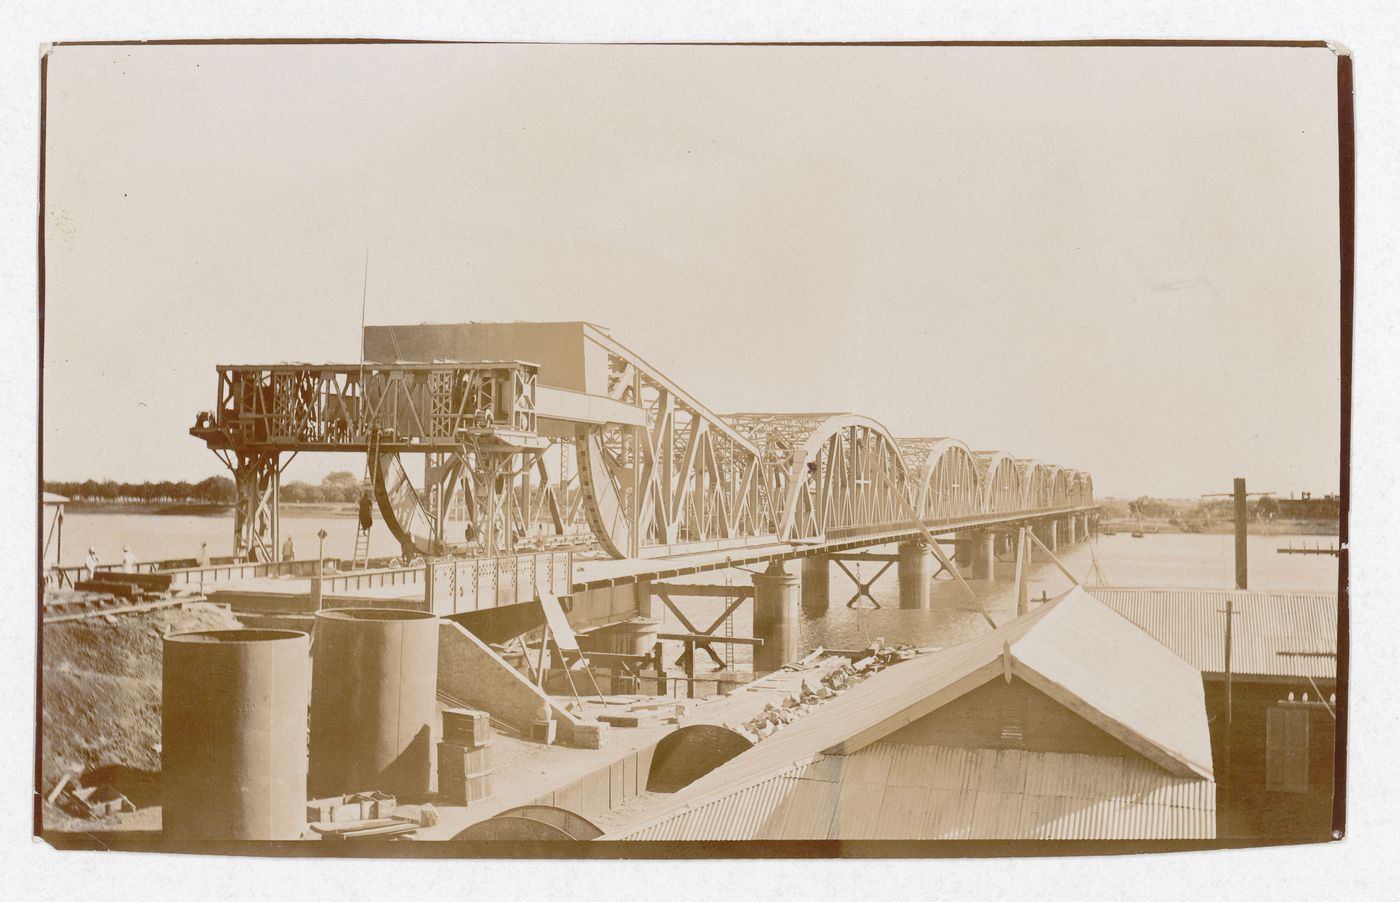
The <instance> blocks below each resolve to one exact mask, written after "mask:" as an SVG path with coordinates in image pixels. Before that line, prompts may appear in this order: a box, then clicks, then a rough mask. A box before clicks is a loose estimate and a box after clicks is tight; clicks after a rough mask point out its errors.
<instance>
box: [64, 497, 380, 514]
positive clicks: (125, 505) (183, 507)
mask: <svg viewBox="0 0 1400 902" xmlns="http://www.w3.org/2000/svg"><path fill="white" fill-rule="evenodd" d="M63 507H64V511H65V512H66V513H70V514H150V515H154V516H162V517H226V516H228V515H229V514H231V513H233V505H232V504H205V503H203V502H198V501H170V502H149V501H69V502H68V503H67V504H65V505H64V506H63ZM278 510H279V512H280V513H281V515H282V516H284V517H338V516H345V517H353V516H355V513H356V511H355V505H353V504H334V503H322V502H312V503H292V502H288V501H284V502H282V503H281V504H280V505H279V506H278Z"/></svg>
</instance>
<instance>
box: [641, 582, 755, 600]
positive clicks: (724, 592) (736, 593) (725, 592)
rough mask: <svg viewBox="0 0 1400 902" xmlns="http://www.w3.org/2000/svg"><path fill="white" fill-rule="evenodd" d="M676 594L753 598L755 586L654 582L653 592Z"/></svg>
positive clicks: (703, 596) (691, 596)
mask: <svg viewBox="0 0 1400 902" xmlns="http://www.w3.org/2000/svg"><path fill="white" fill-rule="evenodd" d="M662 590H664V594H666V595H674V596H677V597H684V598H752V597H753V586H742V585H741V586H706V585H699V584H692V585H681V584H677V583H653V584H652V592H654V593H655V594H657V595H661V594H663V591H662Z"/></svg>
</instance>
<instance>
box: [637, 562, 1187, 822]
mask: <svg viewBox="0 0 1400 902" xmlns="http://www.w3.org/2000/svg"><path fill="white" fill-rule="evenodd" d="M1007 655H1009V661H1008V660H1007V659H1006V657H1004V656H1007ZM1008 663H1009V664H1010V667H1011V670H1012V672H1013V674H1015V675H1017V676H1020V677H1021V678H1023V679H1026V680H1027V681H1028V682H1030V683H1031V684H1032V685H1033V686H1036V687H1037V688H1038V689H1040V691H1042V692H1044V693H1046V694H1047V695H1049V696H1050V697H1052V698H1054V699H1055V700H1056V701H1057V702H1059V703H1060V704H1063V705H1066V706H1067V707H1070V708H1071V709H1072V710H1074V711H1075V712H1076V713H1078V714H1079V715H1080V716H1081V717H1084V718H1085V719H1086V720H1089V721H1090V722H1092V723H1094V724H1095V725H1097V726H1099V727H1100V728H1102V729H1106V730H1108V731H1109V732H1111V733H1112V735H1114V736H1116V737H1118V738H1119V739H1121V740H1122V741H1124V742H1125V743H1126V744H1128V745H1129V746H1130V747H1132V748H1134V749H1136V750H1137V751H1139V752H1140V753H1142V754H1143V755H1144V756H1145V757H1146V758H1147V759H1148V760H1147V761H1145V762H1143V765H1144V766H1146V767H1148V768H1152V767H1156V768H1157V770H1158V771H1159V772H1160V777H1161V779H1164V780H1181V779H1184V780H1186V781H1187V782H1188V783H1195V782H1209V779H1210V777H1211V774H1212V764H1211V756H1210V735H1209V727H1208V724H1207V721H1206V713H1205V698H1204V689H1203V687H1202V685H1201V680H1200V676H1199V674H1198V672H1197V671H1196V670H1195V669H1193V668H1192V667H1191V666H1190V665H1188V664H1187V663H1186V662H1185V661H1182V660H1181V659H1180V658H1178V657H1177V656H1175V655H1174V654H1173V653H1172V652H1170V651H1169V650H1167V649H1166V648H1165V647H1163V646H1162V645H1161V644H1160V643H1157V642H1155V641H1153V640H1152V639H1151V637H1149V636H1147V635H1146V634H1145V633H1144V632H1143V631H1142V630H1140V629H1138V628H1136V627H1135V626H1134V625H1133V624H1132V623H1131V622H1129V621H1128V620H1127V619H1125V618H1122V617H1119V616H1117V615H1116V614H1114V613H1113V611H1111V610H1109V609H1108V608H1106V607H1105V606H1104V605H1103V604H1102V603H1101V602H1099V601H1098V600H1096V599H1095V598H1093V597H1092V596H1090V595H1088V594H1087V593H1085V592H1084V591H1083V590H1082V589H1074V590H1071V591H1070V592H1069V593H1066V594H1065V595H1064V596H1062V597H1060V598H1058V599H1055V600H1054V601H1051V602H1050V603H1048V604H1045V605H1042V606H1041V607H1039V608H1037V609H1036V610H1035V611H1032V612H1031V613H1029V614H1027V615H1024V616H1022V617H1018V618H1016V619H1015V620H1013V621H1011V622H1010V623H1007V624H1005V625H1003V626H1001V627H999V628H997V629H996V630H993V631H991V632H989V633H987V634H986V635H983V636H980V637H978V638H976V639H973V640H971V641H968V642H965V643H962V644H961V645H957V646H954V647H952V648H949V649H946V650H944V651H941V652H937V653H933V654H929V655H924V656H920V657H917V658H914V659H913V660H910V661H906V662H903V663H901V664H898V665H896V666H894V667H892V668H890V669H888V670H885V671H882V672H880V673H878V674H875V675H873V676H871V677H870V678H868V679H866V680H865V681H863V682H861V683H858V684H856V685H855V686H853V687H852V688H850V689H848V690H846V691H845V692H843V693H842V694H841V695H839V696H837V697H836V698H834V699H831V700H830V701H828V702H826V703H824V704H822V705H821V706H820V707H818V708H817V709H816V710H815V711H813V712H812V713H811V714H810V715H808V716H806V717H804V718H802V719H800V720H798V721H796V722H794V723H793V724H791V725H790V726H787V727H785V728H784V729H782V730H781V731H780V732H778V733H777V734H776V735H774V736H773V737H771V738H769V739H765V740H763V741H762V742H759V743H758V744H757V745H756V746H755V747H754V748H752V749H750V750H749V751H746V752H744V753H743V754H741V755H739V756H737V757H736V758H734V759H732V760H730V761H728V762H726V763H725V764H723V765H721V766H720V767H718V768H716V769H715V770H713V771H711V772H710V773H709V774H706V775H705V776H704V777H701V778H700V779H699V780H697V781H695V782H694V783H692V784H691V785H690V786H688V787H686V788H685V789H683V790H681V791H680V792H679V793H677V794H676V796H675V797H674V798H673V799H672V801H671V804H670V805H668V806H667V809H666V811H667V812H669V813H662V814H659V815H658V820H667V819H669V818H670V817H673V816H678V815H679V814H683V813H685V812H688V811H691V810H696V811H699V810H703V811H704V812H706V813H705V814H703V815H696V816H697V817H699V818H700V819H701V820H702V821H706V822H709V821H710V820H711V819H714V818H718V819H719V820H716V821H714V825H713V826H712V827H710V828H707V829H712V830H715V831H718V832H724V831H726V830H729V829H730V828H729V827H727V826H725V823H726V821H725V818H733V819H737V820H738V821H741V822H749V821H752V820H754V819H755V818H776V817H778V812H779V808H778V807H777V806H778V802H777V801H775V799H776V798H777V797H778V796H782V797H784V798H786V793H788V792H789V791H791V787H786V786H785V784H784V783H783V782H782V781H783V780H794V779H801V780H806V781H808V782H821V783H833V782H835V783H841V784H842V785H845V784H846V783H847V782H850V785H855V786H864V787H867V790H866V791H865V792H864V794H863V795H862V796H861V797H860V798H859V799H856V798H853V799H851V800H849V801H843V802H842V804H843V805H844V806H846V807H845V808H843V809H842V810H843V812H844V813H843V814H842V815H841V817H842V819H843V822H845V823H847V824H848V825H849V824H864V823H866V822H867V821H869V822H870V823H873V824H881V825H883V815H881V814H880V809H879V808H878V807H872V806H877V805H884V804H886V803H885V802H884V801H883V795H881V794H880V793H874V792H873V791H870V790H869V789H868V787H871V786H883V785H894V786H903V785H905V784H910V783H914V782H917V781H916V779H915V778H913V777H910V776H909V774H908V772H909V771H910V770H911V769H912V770H914V771H918V770H920V769H921V768H922V767H923V763H922V762H915V763H913V764H911V763H910V761H909V760H907V759H903V758H900V757H899V756H898V755H896V754H894V753H890V756H889V757H882V756H874V757H866V756H863V755H862V754H861V752H862V750H863V749H865V748H868V747H870V746H871V745H872V744H875V743H879V742H880V740H882V739H883V738H884V737H886V736H888V735H889V734H891V733H892V732H894V731H895V730H897V729H899V728H900V727H903V726H905V725H906V724H909V723H912V722H913V721H915V720H917V719H919V718H920V717H923V716H924V715H926V714H928V713H929V712H931V711H934V710H937V709H938V708H940V707H942V706H943V705H945V704H947V703H948V702H950V701H953V700H954V699H956V698H958V697H960V696H962V695H963V694H965V693H967V692H969V691H971V690H972V689H975V688H977V687H978V686H980V685H983V684H984V683H986V682H987V681H988V680H991V679H996V678H998V677H1000V676H1001V675H1002V674H1003V673H1004V668H1005V667H1006V665H1007V664H1008ZM907 754H911V755H912V754H918V751H917V750H916V751H915V752H909V753H907ZM969 754H970V753H969ZM841 756H844V757H841ZM1070 757H1089V756H1070ZM987 761H988V759H986V758H985V757H977V756H974V757H971V758H965V759H962V760H961V763H960V764H957V765H956V767H954V766H953V765H951V764H950V765H949V768H950V769H948V770H946V771H945V770H939V771H937V773H936V774H935V775H934V776H933V777H930V778H929V779H935V780H944V781H945V782H944V783H930V784H929V785H928V787H927V788H928V790H929V796H928V802H927V804H934V803H935V802H936V803H937V805H938V806H945V805H953V806H954V807H953V809H951V811H952V813H949V811H948V810H944V809H943V808H942V807H940V812H939V813H937V814H936V817H938V818H945V817H949V818H953V819H954V820H953V821H950V822H949V823H955V824H956V825H957V829H958V830H962V831H964V832H966V831H973V832H976V831H977V830H982V831H984V832H995V831H996V830H1001V829H1003V828H1004V827H1005V825H1004V823H1003V822H1002V821H996V820H994V819H995V818H1005V817H1007V816H1008V815H1007V814H1006V812H1005V809H1004V807H996V808H994V809H986V810H980V809H978V808H977V807H976V806H977V804H978V802H977V798H975V797H974V796H977V795H978V794H980V793H983V792H996V793H1003V794H1015V793H1017V792H1020V791H1022V790H1023V789H1024V781H1025V775H1024V773H1021V772H1018V771H1016V770H1014V769H1011V770H1006V769H1001V768H998V767H994V766H991V765H988V764H987ZM1100 767H1102V765H1100ZM823 768H825V770H823ZM835 768H839V769H840V770H839V772H838V771H836V770H834V769H835ZM882 768H883V769H884V770H881V769H882ZM794 774H800V775H801V776H794ZM809 774H811V776H808V775H809ZM853 774H854V775H855V777H856V779H854V780H853V779H852V775H853ZM1018 774H1019V777H1018ZM1172 774H1176V776H1175V777H1173V776H1172ZM1071 776H1073V778H1074V779H1078V780H1081V781H1088V783H1087V785H1088V786H1090V787H1092V786H1093V785H1094V784H1093V781H1092V779H1090V778H1089V777H1087V776H1085V775H1084V774H1082V773H1078V772H1076V773H1075V774H1072V775H1071ZM1016 779H1021V780H1022V783H1021V785H1020V786H1019V787H1018V786H1016V785H1008V784H1006V783H1005V781H1007V780H1011V781H1013V783H1014V780H1016ZM1064 779H1069V777H1068V776H1066V777H1065V778H1064ZM894 781H898V782H894ZM978 781H981V782H978ZM986 781H991V782H986ZM984 783H985V785H983V784H984ZM1164 785H1172V786H1174V785H1175V784H1171V783H1168V784H1164ZM970 786H972V787H979V788H978V789H977V792H976V793H974V794H973V796H968V795H967V793H968V792H969V787H970ZM806 792H807V793H808V794H807V795H804V796H803V797H802V800H801V803H802V804H811V803H812V799H813V798H815V797H816V796H815V795H813V794H814V793H816V792H817V790H816V789H808V790H806ZM1085 792H1092V789H1088V790H1085ZM1211 792H1212V793H1213V790H1211ZM940 793H942V795H940ZM1054 797H1056V796H1054V794H1053V793H1052V794H1050V795H1049V796H1046V798H1045V799H1042V800H1041V801H1039V802H1037V803H1036V804H1038V805H1047V806H1051V805H1052V804H1054V805H1057V804H1060V803H1052V801H1050V799H1052V798H1054ZM839 798H841V799H844V798H845V797H844V796H840V797H839ZM1212 799H1213V795H1212ZM1119 801H1122V800H1119ZM1130 801H1131V800H1130ZM888 804H889V806H890V810H891V811H892V812H898V811H902V810H903V806H906V802H905V801H903V800H900V799H898V798H896V797H895V796H891V797H890V799H889V802H888ZM980 804H982V805H983V806H984V807H985V806H986V805H989V804H991V803H990V802H989V801H987V800H985V799H983V800H982V801H981V802H980ZM1125 804H1126V803H1125ZM1133 804H1134V805H1138V806H1139V807H1140V806H1141V805H1142V804H1148V803H1147V802H1140V803H1139V802H1133ZM765 805H766V806H767V807H766V808H764V806H765ZM1212 805H1213V802H1212ZM746 806H758V807H757V808H755V810H753V811H750V810H749V807H746ZM959 806H961V807H959ZM1062 807H1063V806H1062ZM1168 807H1170V805H1168ZM759 809H762V810H759ZM781 810H782V811H783V812H787V811H788V810H789V809H788V808H784V809H781ZM833 810H834V809H833ZM1054 810H1055V811H1060V812H1061V813H1060V814H1057V815H1056V816H1055V818H1052V819H1051V821H1050V823H1058V822H1059V820H1060V819H1062V817H1069V816H1070V813H1072V812H1069V810H1068V809H1065V810H1061V808H1056V809H1054ZM1213 810H1214V809H1213V807H1212V808H1211V811H1213ZM763 811H766V812H767V813H766V814H764V813H763ZM826 811H827V809H823V811H822V812H809V815H808V816H805V817H804V820H803V824H802V826H801V829H803V830H811V831H818V828H817V827H815V826H813V825H812V823H811V821H812V819H813V818H814V817H815V818H816V819H817V820H820V819H821V816H823V814H824V812H826ZM979 812H980V813H979ZM1077 812H1078V809H1074V813H1077ZM1125 812H1126V813H1123V814H1121V817H1119V816H1118V815H1115V817H1118V818H1119V819H1118V820H1115V821H1112V822H1113V823H1121V822H1122V818H1126V817H1128V816H1129V815H1131V816H1132V817H1138V818H1141V819H1145V822H1151V823H1157V821H1155V820H1153V819H1152V817H1149V816H1148V814H1150V813H1144V812H1143V811H1140V810H1138V808H1132V810H1131V811H1127V809H1125ZM1158 814H1160V815H1162V816H1165V814H1164V813H1163V812H1158ZM783 816H784V817H786V816H787V815H786V813H784V815H783ZM929 816H930V817H935V815H934V814H930V815H929ZM1076 816H1077V814H1076ZM1095 816H1096V817H1100V818H1106V817H1108V815H1107V814H1103V813H1100V814H1099V815H1095ZM1027 817H1030V815H1027ZM1154 817H1155V815H1154ZM989 818H992V819H993V820H988V819H989ZM939 823H943V822H942V821H939ZM1017 823H1018V824H1019V823H1021V821H1017ZM1212 823H1213V821H1212ZM996 824H1000V825H1001V826H995V825H996ZM686 829H690V828H686ZM697 829H699V828H697ZM773 829H775V830H776V829H778V828H776V827H775V828H773ZM782 829H787V828H782ZM794 829H796V828H794ZM850 829H852V830H855V829H857V828H856V827H850ZM860 829H864V828H860ZM870 829H875V828H874V827H871V828H870ZM880 829H883V826H881V827H880ZM928 829H929V830H930V831H933V832H938V831H937V830H934V828H932V827H930V828H928ZM952 829H953V827H947V826H946V825H945V826H944V827H939V828H938V830H942V831H944V832H947V831H948V830H952ZM1008 829H1009V828H1008ZM1017 829H1020V828H1019V827H1018V828H1017ZM1076 829H1083V830H1087V829H1088V828H1087V827H1086V828H1076ZM1153 829H1156V828H1155V827H1154V828H1153ZM702 832H703V831H702ZM741 832H742V831H741ZM818 832H819V831H818ZM842 836H843V838H849V837H846V836H845V832H844V830H843V832H842ZM647 838H654V837H647Z"/></svg>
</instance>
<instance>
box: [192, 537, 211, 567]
mask: <svg viewBox="0 0 1400 902" xmlns="http://www.w3.org/2000/svg"><path fill="white" fill-rule="evenodd" d="M195 562H196V563H197V564H199V566H201V567H208V566H209V543H208V542H200V543H199V557H198V558H197V559H196V561H195Z"/></svg>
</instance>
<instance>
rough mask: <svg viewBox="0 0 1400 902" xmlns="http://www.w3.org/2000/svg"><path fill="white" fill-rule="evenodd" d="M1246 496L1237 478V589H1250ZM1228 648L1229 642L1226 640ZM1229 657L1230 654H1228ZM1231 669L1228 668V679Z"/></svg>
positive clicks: (1240, 479)
mask: <svg viewBox="0 0 1400 902" xmlns="http://www.w3.org/2000/svg"><path fill="white" fill-rule="evenodd" d="M1245 500H1246V495H1245V491H1244V477H1243V476H1236V477H1235V588H1236V589H1248V588H1249V520H1248V513H1249V511H1248V508H1247V507H1246V505H1245ZM1225 630H1226V635H1227V636H1228V635H1229V630H1230V627H1229V625H1228V622H1227V625H1226V627H1225ZM1226 647H1227V648H1228V647H1229V641H1228V640H1226ZM1227 655H1228V652H1227ZM1228 672H1229V668H1228V665H1227V668H1226V673H1227V676H1226V679H1227V680H1228V679H1229V676H1228Z"/></svg>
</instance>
